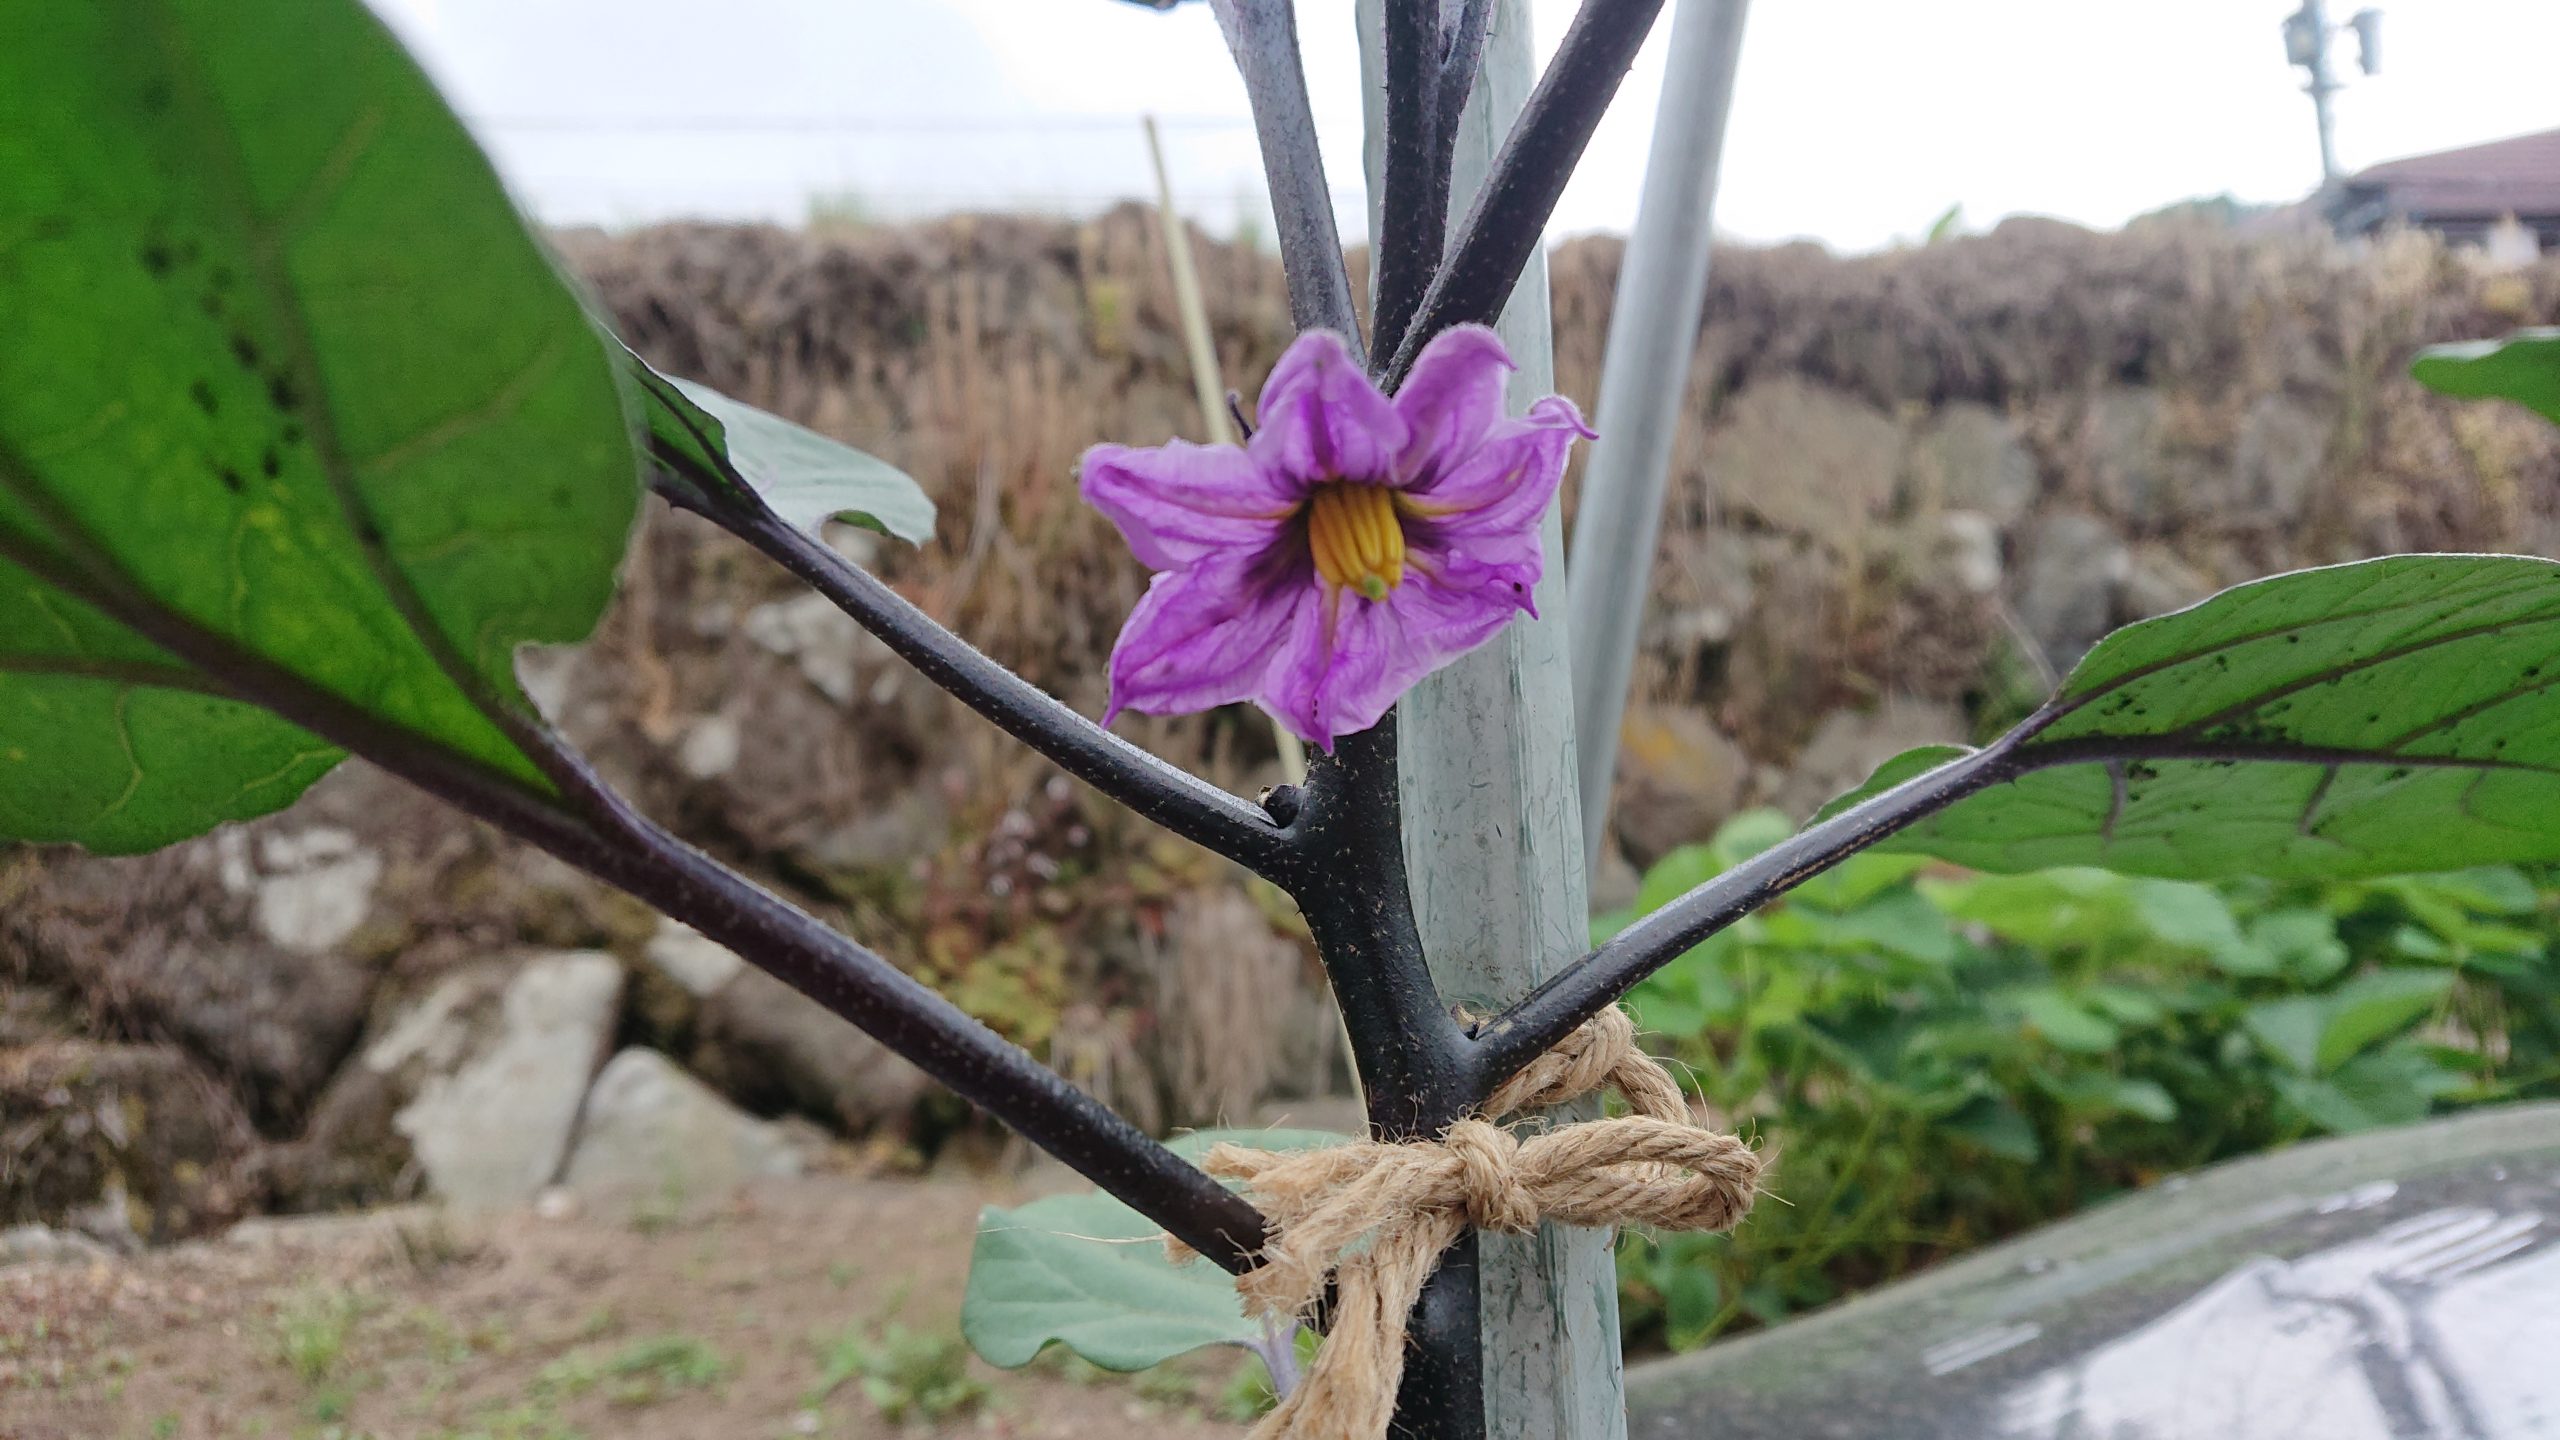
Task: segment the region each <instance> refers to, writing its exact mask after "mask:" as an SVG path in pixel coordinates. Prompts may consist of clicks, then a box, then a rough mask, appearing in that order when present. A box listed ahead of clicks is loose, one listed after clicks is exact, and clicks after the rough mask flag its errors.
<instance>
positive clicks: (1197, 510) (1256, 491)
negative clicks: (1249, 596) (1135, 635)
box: [1079, 440, 1305, 570]
mask: <svg viewBox="0 0 2560 1440" xmlns="http://www.w3.org/2000/svg"><path fill="white" fill-rule="evenodd" d="M1079 484H1080V485H1081V486H1082V488H1083V490H1084V498H1085V499H1086V500H1088V501H1090V502H1092V504H1093V507H1094V508H1095V509H1097V510H1099V511H1101V512H1102V513H1103V514H1104V515H1106V516H1109V517H1110V519H1111V523H1112V524H1114V525H1117V526H1119V527H1120V533H1121V535H1122V536H1124V537H1126V538H1127V540H1128V542H1129V548H1130V549H1131V550H1133V551H1135V552H1136V553H1137V556H1138V559H1139V560H1140V561H1142V562H1144V563H1145V565H1146V566H1147V568H1148V569H1150V570H1178V569H1181V568H1182V567H1183V566H1185V565H1189V564H1191V563H1192V562H1194V561H1196V560H1199V559H1200V558H1201V557H1203V556H1205V555H1210V554H1214V553H1218V552H1221V551H1238V550H1241V551H1247V552H1251V551H1259V550H1261V549H1263V548H1264V547H1265V546H1267V545H1269V544H1270V543H1271V541H1272V539H1273V538H1274V537H1275V535H1276V534H1277V532H1278V529H1279V527H1280V526H1281V525H1283V524H1284V523H1286V522H1287V521H1288V519H1289V517H1290V516H1291V515H1293V514H1295V513H1296V512H1297V508H1298V503H1299V502H1300V501H1301V500H1302V499H1304V498H1305V492H1304V490H1303V489H1302V488H1301V487H1298V486H1294V485H1292V484H1291V483H1290V482H1289V481H1287V480H1286V479H1283V478H1282V477H1280V476H1278V475H1275V474H1273V473H1272V472H1271V471H1270V470H1268V469H1266V468H1265V467H1264V466H1262V465H1261V464H1259V463H1257V462H1256V461H1255V460H1254V459H1253V457H1252V456H1250V455H1247V454H1246V453H1245V452H1244V451H1242V450H1240V449H1238V448H1236V447H1235V446H1233V445H1195V444H1192V443H1191V442H1190V441H1188V440H1174V441H1170V442H1168V443H1166V444H1163V445H1158V446H1155V447H1153V448H1151V449H1144V450H1141V449H1133V448H1131V447H1130V446H1126V445H1096V446H1094V447H1093V448H1092V449H1090V450H1087V451H1086V452H1084V463H1083V465H1082V466H1081V467H1080V480H1079Z"/></svg>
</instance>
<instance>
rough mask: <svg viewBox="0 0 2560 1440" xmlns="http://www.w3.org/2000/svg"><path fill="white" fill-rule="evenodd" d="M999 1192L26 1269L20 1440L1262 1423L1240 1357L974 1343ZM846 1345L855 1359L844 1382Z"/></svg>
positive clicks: (396, 1223)
mask: <svg viewBox="0 0 2560 1440" xmlns="http://www.w3.org/2000/svg"><path fill="white" fill-rule="evenodd" d="M990 1198H992V1199H995V1200H997V1201H998V1202H999V1203H1009V1202H1010V1201H1011V1200H1012V1199H1013V1198H1015V1197H1014V1196H1012V1195H1011V1194H1009V1193H1008V1194H997V1195H993V1196H991V1195H990V1194H989V1193H988V1188H987V1187H986V1186H983V1185H971V1184H968V1183H965V1182H962V1181H956V1180H948V1179H931V1180H909V1181H901V1180H882V1179H850V1178H845V1177H841V1176H831V1177H820V1178H811V1179H807V1180H799V1181H791V1182H782V1183H776V1184H773V1185H769V1186H766V1187H763V1188H760V1189H757V1190H755V1191H752V1192H749V1193H748V1194H747V1195H745V1196H742V1197H741V1198H739V1199H738V1200H736V1201H734V1202H732V1203H731V1204H730V1205H729V1206H728V1207H727V1208H725V1209H724V1210H722V1211H720V1212H718V1213H717V1214H715V1215H712V1216H709V1217H707V1218H703V1219H698V1220H691V1221H681V1222H676V1221H667V1220H663V1219H655V1220H653V1219H650V1218H648V1217H645V1216H644V1217H641V1218H639V1219H620V1218H612V1219H609V1218H605V1217H603V1216H601V1215H595V1214H587V1215H554V1216H550V1217H546V1216H544V1215H540V1214H532V1213H522V1214H508V1215H499V1216H492V1217H487V1218H485V1219H458V1218H453V1217H448V1216H446V1215H444V1214H442V1213H440V1212H436V1211H432V1210H426V1209H418V1208H412V1209H405V1210H397V1211H384V1212H378V1213H376V1214H373V1215H367V1216H353V1217H341V1218H321V1219H307V1220H299V1221H283V1222H274V1221H261V1222H252V1223H250V1224H248V1225H244V1226H242V1227H240V1228H239V1229H237V1230H235V1231H233V1232H232V1233H230V1234H229V1235H227V1236H225V1237H224V1238H222V1239H219V1240H215V1241H208V1242H201V1243H197V1244H192V1245H187V1246H182V1247H179V1248H176V1249H171V1250H165V1251H159V1252H155V1253H151V1254H146V1255H142V1256H138V1257H134V1258H131V1259H124V1260H99V1261H92V1262H68V1263H47V1264H38V1265H24V1266H18V1267H14V1268H11V1269H8V1270H0V1440H126V1437H135V1440H141V1437H149V1440H179V1437H184V1440H196V1437H214V1436H224V1437H229V1436H244V1437H245V1436H269V1437H278V1440H282V1437H311V1440H361V1437H378V1440H395V1437H397V1440H407V1437H422V1440H425V1437H432V1440H572V1437H589V1436H592V1437H599V1440H601V1437H607V1436H610V1437H613V1440H695V1437H722V1440H732V1437H734V1440H767V1437H772V1440H787V1437H801V1436H836V1437H863V1436H898V1435H903V1436H909V1437H915V1440H924V1437H934V1436H958V1435H972V1436H997V1437H1021V1440H1035V1437H1052V1436H1055V1437H1065V1436H1090V1435H1109V1436H1111V1437H1112V1440H1207V1437H1222V1436H1227V1437H1231V1436H1235V1435H1238V1434H1240V1433H1241V1432H1242V1426H1241V1425H1239V1424H1236V1423H1233V1422H1231V1421H1225V1420H1221V1419H1217V1418H1213V1417H1214V1416H1215V1415H1216V1414H1217V1413H1218V1411H1219V1410H1220V1408H1221V1406H1222V1404H1224V1403H1229V1402H1225V1401H1224V1400H1223V1398H1222V1397H1224V1395H1225V1394H1226V1392H1228V1391H1229V1390H1230V1389H1231V1388H1232V1386H1233V1384H1234V1382H1235V1381H1236V1379H1237V1377H1238V1376H1239V1375H1240V1374H1241V1373H1242V1372H1243V1371H1244V1370H1245V1369H1247V1368H1251V1369H1252V1370H1253V1371H1254V1373H1255V1374H1257V1375H1258V1374H1259V1367H1258V1366H1257V1365H1256V1364H1255V1362H1253V1361H1251V1360H1249V1359H1245V1358H1243V1357H1240V1356H1234V1355H1231V1354H1227V1353H1219V1354H1216V1355H1204V1356H1199V1357H1194V1358H1193V1361H1192V1362H1189V1363H1185V1364H1182V1365H1178V1366H1174V1367H1167V1368H1168V1370H1169V1371H1171V1372H1172V1373H1169V1374H1167V1373H1158V1374H1154V1375H1149V1376H1146V1377H1136V1378H1132V1377H1120V1376H1106V1375H1103V1374H1102V1373H1101V1372H1098V1371H1095V1370H1093V1369H1091V1367H1088V1366H1084V1365H1082V1364H1081V1362H1072V1363H1070V1364H1064V1365H1052V1364H1048V1363H1046V1361H1045V1358H1044V1362H1043V1363H1040V1364H1036V1365H1034V1366H1032V1367H1030V1368H1028V1369H1026V1370H1023V1371H1018V1372H1011V1373H1008V1372H1003V1371H998V1370H995V1369H993V1368H991V1367H989V1366H987V1365H985V1364H984V1363H982V1362H980V1361H978V1360H977V1359H976V1358H975V1357H969V1358H967V1359H966V1360H965V1361H963V1360H961V1359H960V1352H959V1351H958V1349H957V1347H958V1346H959V1344H960V1342H959V1331H958V1325H957V1320H958V1314H959V1304H960V1293H961V1283H962V1280H963V1278H964V1276H965V1274H966V1271H967V1266H968V1256H969V1243H970V1234H971V1229H972V1226H973V1223H974V1221H975V1218H976V1215H977V1210H978V1207H979V1205H980V1204H981V1203H982V1202H983V1201H986V1200H988V1199H990ZM1056 1353H1057V1352H1055V1351H1053V1352H1052V1354H1053V1355H1055V1354H1056ZM831 1359H840V1360H842V1361H844V1362H845V1363H844V1364H843V1365H841V1366H839V1367H838V1368H839V1369H843V1370H852V1371H854V1372H855V1373H853V1374H851V1375H849V1376H846V1377H845V1378H842V1379H841V1382H840V1383H838V1384H836V1385H834V1386H833V1387H832V1388H831V1389H830V1388H828V1386H827V1384H826V1381H827V1378H828V1376H829V1362H830V1360H831ZM955 1382H956V1383H955ZM925 1411H942V1412H943V1413H938V1414H926V1413H922V1412H925ZM893 1412H903V1413H902V1414H900V1415H899V1418H895V1419H893V1418H891V1416H892V1413H893Z"/></svg>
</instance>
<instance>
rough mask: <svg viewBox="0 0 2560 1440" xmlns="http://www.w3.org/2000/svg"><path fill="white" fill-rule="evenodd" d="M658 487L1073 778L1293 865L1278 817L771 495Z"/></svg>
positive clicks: (1206, 840) (1255, 858)
mask: <svg viewBox="0 0 2560 1440" xmlns="http://www.w3.org/2000/svg"><path fill="white" fill-rule="evenodd" d="M657 488H658V491H659V493H660V494H661V495H663V496H664V497H665V498H666V499H667V500H668V501H669V502H670V503H672V504H675V505H678V506H681V507H682V508H685V509H688V510H691V511H693V512H694V513H695V514H698V515H701V516H702V517H703V518H705V519H707V520H709V521H711V522H712V523H713V524H715V525H718V526H720V527H721V528H722V529H724V530H727V531H729V532H730V533H732V534H734V535H736V536H738V537H739V538H740V539H743V540H745V541H746V542H747V543H748V544H750V545H753V546H755V547H756V549H758V550H760V551H762V552H763V553H764V554H765V556H766V557H767V558H769V559H771V560H772V561H773V562H774V563H776V564H778V565H780V566H781V567H782V568H784V569H785V570H788V571H790V572H791V573H792V574H793V575H795V576H798V577H799V578H800V579H801V580H802V581H804V582H806V583H807V584H808V585H809V586H810V587H811V588H813V589H815V590H816V591H817V592H818V593H819V594H821V595H824V596H826V597H827V599H829V600H830V601H833V602H834V603H835V605H836V606H837V608H839V609H841V610H843V611H844V612H845V613H846V614H848V615H850V616H852V617H853V618H854V619H855V620H857V621H859V622H861V624H862V627H863V628H864V629H866V630H869V631H870V632H871V633H872V634H874V635H877V636H879V637H880V638H881V640H882V641H883V642H885V643H886V644H887V645H888V646H889V648H890V649H891V650H893V651H896V652H897V653H898V654H899V655H900V656H901V657H903V658H904V659H905V660H906V661H907V662H908V663H909V664H911V665H913V666H915V667H916V669H917V670H918V671H920V672H922V674H923V675H924V677H925V678H926V679H928V680H930V681H932V682H933V683H934V684H936V685H939V686H941V687H942V688H943V689H945V690H948V691H950V692H951V693H952V694H954V695H956V696H958V697H959V698H960V699H961V700H962V701H963V702H965V703H966V704H967V705H968V706H969V708H971V709H973V710H975V711H977V712H978V713H979V714H981V715H984V716H986V717H987V718H988V719H989V720H992V721H994V722H995V723H996V725H997V727H998V728H1000V729H1002V730H1003V731H1004V732H1005V733H1007V734H1009V735H1011V736H1013V737H1014V738H1015V739H1018V740H1020V741H1022V742H1023V743H1024V744H1026V745H1028V746H1030V747H1031V748H1032V749H1034V750H1037V751H1039V752H1040V753H1041V754H1043V755H1046V756H1048V757H1049V758H1050V759H1051V760H1053V761H1056V762H1057V764H1058V767H1059V768H1060V769H1063V770H1065V771H1066V772H1067V773H1068V774H1070V775H1073V776H1075V777H1076V778H1077V779H1079V780H1082V781H1084V782H1086V783H1087V784H1089V785H1091V786H1093V787H1094V788H1095V789H1097V790H1099V791H1101V792H1102V793H1103V794H1105V795H1108V796H1110V797H1111V798H1112V799H1114V800H1117V801H1119V802H1120V803H1121V804H1123V805H1126V806H1128V807H1129V808H1130V809H1131V810H1132V811H1135V812H1136V813H1137V814H1139V815H1142V816H1145V817H1146V818H1147V819H1149V820H1153V821H1155V822H1156V823H1158V824H1160V825H1162V826H1164V827H1165V828H1166V829H1168V830H1171V831H1173V832H1174V833H1175V834H1177V835H1180V836H1182V837H1183V838H1184V839H1186V840H1190V841H1193V842H1194V843H1196V844H1198V845H1200V846H1202V847H1204V848H1206V849H1208V850H1211V851H1214V852H1216V853H1218V854H1220V855H1224V856H1226V857H1227V858H1228V859H1230V860H1233V861H1235V862H1236V863H1238V864H1240V865H1243V866H1244V867H1246V868H1247V869H1249V870H1252V871H1254V872H1255V873H1257V874H1261V875H1265V876H1274V873H1275V871H1276V870H1277V869H1279V868H1280V867H1281V866H1282V864H1283V863H1284V861H1285V858H1286V855H1287V852H1288V849H1289V838H1288V836H1287V835H1286V834H1285V833H1283V832H1282V831H1281V829H1280V828H1279V827H1278V826H1276V825H1274V824H1272V823H1271V819H1270V817H1269V816H1267V815H1265V814H1264V813H1262V812H1261V811H1260V810H1258V809H1257V808H1255V807H1254V806H1253V805H1251V804H1250V803H1248V802H1246V801H1244V800H1240V799H1238V798H1237V797H1235V796H1233V795H1230V794H1228V793H1227V792H1226V791H1224V790H1222V789H1220V788H1218V787H1217V786H1215V785H1212V784H1210V783H1209V782H1208V781H1206V780H1203V779H1201V778H1199V777H1198V776H1196V775H1193V774H1191V773H1189V772H1187V771H1185V770H1182V769H1179V768H1177V767H1175V766H1173V765H1168V764H1166V763H1165V762H1164V761H1162V760H1159V759H1157V758H1156V757H1155V756H1153V755H1150V754H1148V753H1147V752H1146V751H1144V750H1142V749H1140V748H1138V747H1137V746H1135V745H1132V744H1130V743H1129V742H1128V741H1126V740H1123V739H1121V738H1120V737H1119V736H1117V735H1114V734H1112V733H1111V732H1110V731H1108V730H1105V729H1103V728H1102V727H1101V726H1099V725H1096V724H1094V723H1093V722H1092V721H1090V720H1088V719H1086V718H1085V717H1083V716H1082V715H1079V714H1077V713H1076V712H1075V711H1074V710H1072V709H1069V708H1068V707H1067V706H1066V705H1065V704H1063V703H1062V702H1060V701H1059V700H1058V699H1057V698H1056V697H1054V696H1052V695H1050V694H1049V693H1048V692H1047V691H1045V690H1042V689H1041V688H1040V687H1039V686H1037V685H1034V684H1032V683H1031V682H1030V681H1028V680H1025V679H1023V678H1022V677H1021V676H1019V675H1016V674H1014V673H1013V672H1012V671H1010V670H1007V669H1006V668H1004V667H1003V666H1002V665H999V664H997V663H996V662H995V661H993V660H990V659H988V658H987V657H986V656H985V655H984V654H983V653H981V652H980V651H979V650H977V649H976V647H974V646H972V645H970V644H969V642H968V641H966V640H963V639H961V638H960V637H959V636H957V635H954V634H952V633H951V632H950V631H949V630H946V629H944V628H943V627H942V626H940V625H937V624H935V623H934V622H933V619H932V617H930V616H928V615H926V614H925V613H924V612H923V611H921V610H918V609H917V608H916V607H915V606H913V605H911V604H909V603H907V601H906V600H905V598H904V597H902V596H900V595H899V594H898V592H896V591H894V590H892V589H890V588H889V587H888V586H887V585H885V584H883V583H881V581H880V580H879V579H878V578H877V577H876V576H873V575H871V574H869V573H868V572H866V571H864V570H863V569H862V568H861V567H859V566H857V565H855V564H853V563H852V562H851V561H849V560H847V559H845V558H844V557H843V556H842V555H839V554H837V553H836V552H835V551H834V550H833V549H831V548H829V547H828V546H826V545H825V544H823V543H821V542H819V541H818V540H816V539H815V538H813V537H811V536H810V535H809V534H808V533H807V532H805V531H802V530H801V529H799V528H798V527H796V526H794V525H792V524H791V523H790V522H788V521H786V520H784V519H782V518H781V517H780V516H778V515H776V514H774V513H773V511H772V510H771V509H770V508H768V507H766V506H764V505H763V504H762V503H760V502H749V501H745V500H741V501H739V502H738V503H736V504H735V505H728V504H716V505H706V504H705V503H704V498H703V497H702V496H700V495H698V494H694V493H690V492H688V491H687V490H686V489H684V488H683V487H680V486H667V485H661V486H658V487H657ZM751 503H752V508H750V505H751ZM1275 878H1276V877H1275Z"/></svg>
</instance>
